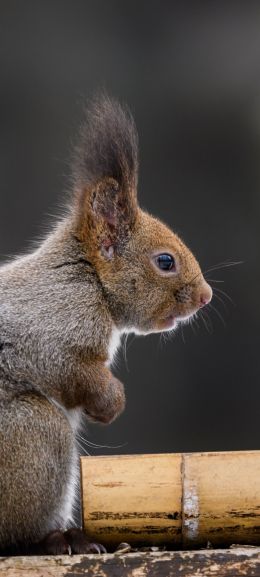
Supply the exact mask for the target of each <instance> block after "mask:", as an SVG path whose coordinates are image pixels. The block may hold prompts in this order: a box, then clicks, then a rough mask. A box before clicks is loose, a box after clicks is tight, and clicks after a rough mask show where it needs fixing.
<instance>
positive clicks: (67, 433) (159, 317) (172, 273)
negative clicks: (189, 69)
mask: <svg viewBox="0 0 260 577" xmlns="http://www.w3.org/2000/svg"><path fill="white" fill-rule="evenodd" d="M137 176H138V138H137V131H136V127H135V123H134V120H133V118H132V116H131V114H130V112H129V111H128V109H126V108H123V107H122V106H121V105H120V104H119V103H118V102H117V101H115V100H113V99H110V98H108V97H106V96H101V97H98V98H96V99H95V100H94V101H93V102H92V104H91V106H90V108H89V109H88V111H87V112H86V118H85V122H84V124H83V126H82V129H81V134H80V137H79V142H78V146H77V147H76V149H75V154H74V163H73V185H72V194H71V202H70V204H69V206H68V209H67V212H66V214H65V216H64V217H63V218H61V219H60V221H58V222H57V223H56V225H55V226H54V228H53V230H52V231H51V232H50V233H49V235H48V236H47V238H46V239H45V240H44V241H43V242H42V244H41V245H40V246H39V247H38V248H37V249H36V250H35V251H34V252H32V253H31V254H28V255H27V256H23V257H21V258H17V259H15V260H13V262H11V263H9V264H5V265H3V266H2V267H1V268H0V463H1V467H0V487H1V489H0V501H1V508H0V510H1V515H0V553H1V554H4V552H6V551H9V552H10V551H11V552H21V551H25V552H26V551H30V550H33V551H35V552H37V551H38V552H45V553H54V554H55V553H64V552H68V551H69V552H72V553H84V552H89V551H96V552H98V551H99V552H100V551H101V552H102V551H103V550H104V549H103V548H102V545H98V544H91V543H89V542H88V539H87V536H86V535H85V534H84V533H83V532H81V531H80V529H76V528H73V527H72V525H73V504H74V500H75V487H76V481H77V475H78V459H79V457H78V452H77V442H76V435H77V431H78V429H79V427H80V425H81V422H82V419H83V418H84V416H85V417H86V418H87V419H92V420H94V421H97V422H101V423H111V421H113V420H114V419H115V418H116V417H117V416H118V415H119V414H120V413H121V412H122V411H123V409H124V406H125V394H124V386H123V384H122V383H121V382H120V381H119V380H118V379H117V378H115V377H114V376H113V374H112V372H111V371H110V368H109V366H110V363H111V361H112V359H113V355H114V354H115V351H116V349H117V348H118V347H119V345H120V337H121V335H122V334H123V333H124V332H135V333H137V334H148V333H152V332H161V331H168V330H173V329H175V328H176V327H177V326H178V325H179V324H180V323H182V322H183V321H185V320H186V319H188V318H189V317H190V316H192V315H193V314H194V313H196V312H197V311H198V309H200V308H201V307H203V306H205V305H206V304H207V303H209V301H210V300H211V297H212V290H211V288H210V286H209V285H208V284H207V282H206V281H205V279H204V278H203V274H202V272H201V269H200V267H199V264H198V262H197V260H196V259H195V257H194V256H193V254H192V253H191V252H190V250H189V249H188V248H187V246H186V245H185V244H184V242H183V241H182V240H181V239H180V238H179V237H178V236H177V235H176V234H175V233H174V232H172V230H170V228H168V227H167V226H166V225H165V224H163V223H162V222H161V221H160V220H158V219H157V218H154V217H153V216H150V215H149V214H148V213H147V212H144V211H143V210H141V209H140V207H139V206H138V202H137ZM30 548H31V549H30Z"/></svg>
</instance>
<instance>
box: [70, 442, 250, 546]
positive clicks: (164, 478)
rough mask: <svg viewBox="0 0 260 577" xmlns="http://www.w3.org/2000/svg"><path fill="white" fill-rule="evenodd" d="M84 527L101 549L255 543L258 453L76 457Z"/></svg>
mask: <svg viewBox="0 0 260 577" xmlns="http://www.w3.org/2000/svg"><path fill="white" fill-rule="evenodd" d="M81 479H82V495H83V525H84V528H85V530H86V532H87V534H88V535H89V537H90V539H91V540H93V541H100V542H101V543H104V544H105V545H107V546H108V547H111V546H113V547H114V546H115V545H117V544H118V543H120V542H122V541H126V542H128V543H130V544H131V545H133V546H139V547H140V546H142V545H162V544H163V545H165V546H166V547H170V548H178V547H185V548H192V547H201V546H205V545H206V543H207V542H208V541H210V543H212V545H214V546H215V545H216V546H221V545H229V544H232V543H243V544H251V545H253V544H255V545H256V544H260V451H242V452H223V453H192V454H189V453H188V454H158V455H120V456H112V457H109V456H104V457H82V458H81Z"/></svg>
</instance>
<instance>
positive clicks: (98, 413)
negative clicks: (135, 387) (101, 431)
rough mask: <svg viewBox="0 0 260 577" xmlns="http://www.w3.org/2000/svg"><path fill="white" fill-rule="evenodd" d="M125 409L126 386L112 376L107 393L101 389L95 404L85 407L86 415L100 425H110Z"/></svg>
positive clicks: (107, 386)
mask: <svg viewBox="0 0 260 577" xmlns="http://www.w3.org/2000/svg"><path fill="white" fill-rule="evenodd" d="M124 408H125V391H124V385H123V383H121V381H119V380H118V379H117V378H116V377H114V376H113V375H111V377H110V379H109V382H108V383H107V384H106V388H105V391H104V389H101V390H100V391H99V393H98V398H96V402H95V404H93V403H92V404H91V406H90V407H85V413H86V414H87V416H88V417H89V418H90V420H93V421H95V422H98V423H103V424H109V423H112V421H114V420H115V419H116V417H118V416H119V415H120V414H121V413H122V412H123V410H124Z"/></svg>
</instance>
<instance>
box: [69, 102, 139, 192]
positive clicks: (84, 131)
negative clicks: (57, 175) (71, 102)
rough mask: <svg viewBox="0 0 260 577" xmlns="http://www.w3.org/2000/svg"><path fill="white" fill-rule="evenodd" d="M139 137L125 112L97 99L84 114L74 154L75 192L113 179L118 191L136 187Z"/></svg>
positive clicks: (132, 122)
mask: <svg viewBox="0 0 260 577" xmlns="http://www.w3.org/2000/svg"><path fill="white" fill-rule="evenodd" d="M137 171H138V136H137V131H136V127H135V123H134V120H133V118H132V115H131V113H130V112H129V110H128V109H127V108H123V107H122V106H121V105H120V104H119V102H117V101H116V100H114V99H111V98H109V97H108V96H105V95H101V96H98V97H96V98H95V99H94V100H93V101H92V103H91V105H90V107H89V108H88V109H87V110H86V117H85V122H84V124H83V126H82V128H81V132H80V138H79V142H78V145H77V146H76V148H75V151H74V162H73V179H74V185H75V189H76V190H77V191H80V190H83V189H85V190H86V188H89V187H91V186H92V185H95V183H97V182H99V181H101V180H103V179H104V178H107V177H109V178H113V179H114V180H115V181H117V182H118V184H119V187H120V189H121V190H126V189H130V188H131V189H132V191H133V190H136V187H137Z"/></svg>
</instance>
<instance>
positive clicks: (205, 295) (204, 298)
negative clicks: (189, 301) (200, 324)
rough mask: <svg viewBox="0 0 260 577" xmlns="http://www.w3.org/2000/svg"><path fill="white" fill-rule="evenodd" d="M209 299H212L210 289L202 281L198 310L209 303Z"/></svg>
mask: <svg viewBox="0 0 260 577" xmlns="http://www.w3.org/2000/svg"><path fill="white" fill-rule="evenodd" d="M211 299H212V288H211V286H209V284H208V283H207V282H206V281H204V284H203V288H202V290H201V293H200V308H202V307H204V306H205V305H207V304H208V303H210V301H211Z"/></svg>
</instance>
